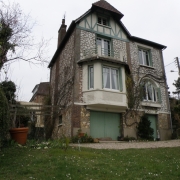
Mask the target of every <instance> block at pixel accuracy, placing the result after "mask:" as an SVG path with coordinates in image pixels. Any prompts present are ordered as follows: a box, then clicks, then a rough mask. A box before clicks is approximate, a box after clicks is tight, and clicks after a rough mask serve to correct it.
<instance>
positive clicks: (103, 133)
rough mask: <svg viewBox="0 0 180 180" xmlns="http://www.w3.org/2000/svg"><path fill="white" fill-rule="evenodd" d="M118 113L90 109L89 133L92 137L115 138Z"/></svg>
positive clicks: (118, 122) (116, 135)
mask: <svg viewBox="0 0 180 180" xmlns="http://www.w3.org/2000/svg"><path fill="white" fill-rule="evenodd" d="M119 124H120V114H118V113H107V112H97V111H91V113H90V134H91V136H92V137H93V138H107V137H110V138H112V140H117V137H118V136H119V134H120V132H119Z"/></svg>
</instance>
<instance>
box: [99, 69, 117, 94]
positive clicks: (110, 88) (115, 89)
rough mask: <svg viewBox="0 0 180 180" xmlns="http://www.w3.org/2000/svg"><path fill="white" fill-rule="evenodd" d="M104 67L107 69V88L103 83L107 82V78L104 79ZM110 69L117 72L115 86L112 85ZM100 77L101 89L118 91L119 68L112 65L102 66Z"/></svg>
mask: <svg viewBox="0 0 180 180" xmlns="http://www.w3.org/2000/svg"><path fill="white" fill-rule="evenodd" d="M104 69H109V83H110V87H109V88H107V87H106V85H105V84H104V83H105V81H106V82H107V78H108V77H107V78H106V80H105V74H104ZM112 70H115V71H116V72H117V74H116V86H117V88H113V87H112V86H113V85H112ZM102 78H103V81H102V82H103V89H108V90H113V91H119V90H120V82H119V69H118V68H114V67H109V66H103V68H102Z"/></svg>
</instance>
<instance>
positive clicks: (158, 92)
mask: <svg viewBox="0 0 180 180" xmlns="http://www.w3.org/2000/svg"><path fill="white" fill-rule="evenodd" d="M156 91H157V98H158V102H159V103H161V102H162V100H161V89H160V88H156Z"/></svg>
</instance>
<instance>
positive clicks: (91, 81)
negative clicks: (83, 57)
mask: <svg viewBox="0 0 180 180" xmlns="http://www.w3.org/2000/svg"><path fill="white" fill-rule="evenodd" d="M91 69H93V72H91ZM91 74H92V76H91ZM88 89H94V67H93V66H92V65H90V66H88Z"/></svg>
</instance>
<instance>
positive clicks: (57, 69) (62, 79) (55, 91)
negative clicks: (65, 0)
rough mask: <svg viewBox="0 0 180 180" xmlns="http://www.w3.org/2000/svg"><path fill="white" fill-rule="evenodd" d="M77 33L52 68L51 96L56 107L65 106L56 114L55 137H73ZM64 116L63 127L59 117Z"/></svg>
mask: <svg viewBox="0 0 180 180" xmlns="http://www.w3.org/2000/svg"><path fill="white" fill-rule="evenodd" d="M74 39H75V32H73V33H72V34H71V36H70V37H69V39H68V41H67V43H66V45H65V46H64V47H63V49H62V50H61V52H60V54H59V56H58V58H57V60H56V62H55V63H54V65H53V67H52V68H51V71H52V72H51V87H52V88H51V94H52V103H53V104H54V105H60V106H64V109H63V110H61V111H59V112H56V115H55V114H54V115H55V116H56V117H55V116H54V117H53V118H55V125H54V131H53V137H54V138H59V137H61V136H62V135H63V134H64V135H66V136H69V137H70V136H71V128H72V127H71V123H72V122H71V118H72V104H73V86H72V85H73V79H74V74H75V71H74V67H75V62H74V49H75V43H74ZM60 115H62V124H63V125H62V126H58V125H59V116H60Z"/></svg>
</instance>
